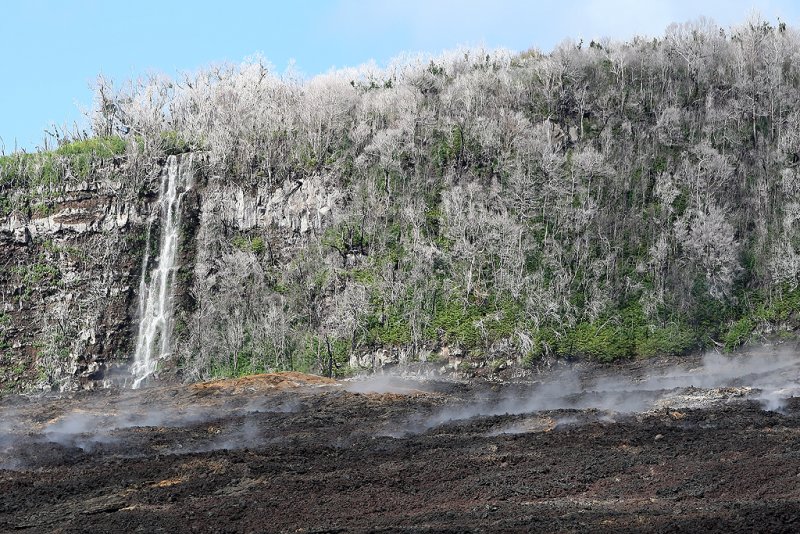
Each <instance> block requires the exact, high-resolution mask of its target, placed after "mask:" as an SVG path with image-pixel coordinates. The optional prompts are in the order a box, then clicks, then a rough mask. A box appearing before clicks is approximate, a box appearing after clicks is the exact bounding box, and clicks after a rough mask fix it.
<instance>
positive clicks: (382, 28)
mask: <svg viewBox="0 0 800 534" xmlns="http://www.w3.org/2000/svg"><path fill="white" fill-rule="evenodd" d="M4 4H5V5H4V6H3V9H2V12H0V54H2V56H1V57H2V60H1V61H2V63H0V64H1V65H2V68H1V69H0V72H2V76H0V152H5V153H9V152H11V151H13V150H14V148H15V146H16V147H17V148H24V149H27V150H31V149H34V148H35V147H36V146H37V145H38V144H39V143H40V141H41V140H42V138H43V132H44V130H45V129H47V128H49V127H50V126H51V125H52V124H57V125H71V124H73V123H75V122H77V123H78V124H84V123H83V119H82V114H81V109H86V108H88V107H89V106H90V104H91V100H92V92H91V89H90V86H91V83H92V81H93V80H94V79H95V78H96V77H97V75H98V74H100V73H102V74H104V75H105V76H107V77H109V78H112V79H114V80H115V81H124V80H126V79H130V78H137V77H139V76H142V75H145V74H148V73H151V72H163V73H166V74H169V75H175V74H177V73H179V72H182V71H192V70H196V69H198V68H200V67H202V66H205V65H208V64H211V63H218V62H223V61H230V62H237V63H238V62H240V61H242V60H243V59H244V58H246V57H248V56H251V55H253V54H256V53H260V54H261V55H263V56H264V57H265V58H266V59H267V60H269V61H270V62H271V63H272V64H273V65H274V66H275V67H276V69H277V70H278V71H283V70H284V69H285V68H286V66H287V64H288V63H289V62H290V61H291V60H294V61H295V65H296V69H297V70H299V71H300V72H302V73H303V74H305V75H307V76H312V75H314V74H318V73H321V72H325V71H327V70H329V69H331V68H332V67H345V66H355V65H359V64H361V63H365V62H368V61H369V60H373V59H374V60H375V61H377V62H378V63H379V64H384V63H386V62H387V61H388V60H389V59H391V58H392V57H394V56H397V55H398V54H400V53H403V52H429V53H438V52H440V51H442V50H446V49H451V48H455V47H457V46H459V45H476V44H482V45H485V46H488V47H505V48H510V49H512V50H525V49H528V48H531V47H537V48H539V49H540V50H542V51H549V50H550V49H552V48H553V46H555V45H556V44H558V43H559V42H561V41H562V40H563V39H565V38H567V37H570V38H575V39H577V38H584V39H585V40H589V39H592V38H599V37H604V36H608V37H614V38H627V37H631V36H633V35H650V36H653V35H660V34H661V33H662V32H663V30H664V28H665V27H666V26H667V25H668V24H669V23H670V22H683V21H686V20H691V19H695V18H697V17H699V16H706V17H708V18H711V19H713V20H715V21H716V22H717V23H719V24H722V25H724V26H727V25H730V24H736V23H740V22H742V21H744V20H745V18H746V17H747V15H748V14H749V13H750V12H752V11H753V10H757V11H759V12H760V13H761V14H762V16H764V17H765V18H766V19H768V20H771V21H773V22H774V21H775V20H777V18H778V17H780V18H781V20H783V21H785V22H787V23H788V24H789V25H791V26H800V7H798V6H796V5H795V2H792V1H790V0H782V1H779V0H772V1H769V0H764V1H757V0H708V1H705V0H674V1H665V0H607V1H601V0H572V1H570V0H560V1H534V0H527V1H525V0H493V1H477V0H438V1H437V0H374V1H367V0H362V1H357V0H331V1H317V0H294V1H292V0H284V1H282V2H270V1H252V2H245V1H237V0H227V1H225V2H222V1H219V0H217V1H202V0H195V1H191V2H189V1H170V0H160V1H151V0H137V1H133V2H114V1H111V0H108V1H100V0H73V1H68V0H61V1H58V0H9V1H8V2H5V3H4Z"/></svg>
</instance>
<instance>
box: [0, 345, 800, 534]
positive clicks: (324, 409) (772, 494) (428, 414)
mask: <svg viewBox="0 0 800 534" xmlns="http://www.w3.org/2000/svg"><path fill="white" fill-rule="evenodd" d="M721 358H723V357H706V358H704V359H702V360H700V359H699V358H698V359H695V360H694V361H689V362H687V361H682V363H681V364H680V365H676V364H674V362H664V361H661V362H648V363H644V364H643V363H641V362H635V363H630V364H627V365H626V366H624V367H619V366H618V367H615V368H614V369H613V370H612V371H609V370H607V369H605V368H601V367H599V366H591V365H582V366H581V365H579V366H577V367H574V368H568V367H562V368H559V369H553V370H550V371H547V372H544V373H542V374H541V375H537V376H535V377H534V379H531V380H530V381H528V382H516V383H499V384H492V383H486V382H481V383H465V382H455V381H446V380H433V379H414V380H411V379H401V378H397V377H386V376H384V377H372V378H369V379H363V380H348V381H341V382H336V381H330V380H327V379H322V378H318V377H310V376H307V375H300V374H297V373H288V374H275V375H257V376H253V377H246V378H243V379H237V380H229V381H217V382H211V383H203V384H195V385H189V386H184V385H180V386H178V385H175V386H159V387H150V388H145V389H142V390H137V391H123V390H107V391H95V392H83V393H77V394H72V395H67V396H59V397H55V396H51V397H37V398H31V397H9V398H6V399H4V400H3V401H2V403H1V404H0V410H2V412H0V413H1V414H2V419H0V431H2V434H0V436H2V437H1V438H0V468H2V470H0V495H2V499H0V530H2V531H17V532H85V531H87V530H91V531H94V532H122V531H141V532H192V531H197V532H263V531H282V532H320V531H325V532H331V531H403V530H437V531H443V530H444V531H463V530H526V531H531V530H533V531H547V532H553V531H587V532H600V531H615V532H620V531H636V532H641V531H687V532H688V531H692V532H697V531H725V532H734V531H748V532H752V531H786V532H790V531H797V530H798V529H800V401H798V399H797V398H796V397H795V395H796V388H797V384H798V383H797V380H798V359H797V357H796V356H794V355H786V354H784V355H781V356H775V355H772V356H765V355H760V356H759V355H755V356H749V357H748V358H743V359H740V360H730V359H721ZM720 366H722V367H720Z"/></svg>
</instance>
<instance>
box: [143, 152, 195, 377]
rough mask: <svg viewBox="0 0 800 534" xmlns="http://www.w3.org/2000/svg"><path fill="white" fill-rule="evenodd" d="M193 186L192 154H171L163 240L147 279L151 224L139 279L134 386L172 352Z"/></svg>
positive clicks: (164, 182) (164, 188)
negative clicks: (183, 227) (185, 212)
mask: <svg viewBox="0 0 800 534" xmlns="http://www.w3.org/2000/svg"><path fill="white" fill-rule="evenodd" d="M191 186H192V158H191V155H189V156H188V157H186V158H185V159H183V158H179V157H177V156H169V158H168V159H167V165H166V167H165V168H164V170H163V171H162V172H161V189H160V191H159V211H160V215H159V217H160V222H161V225H160V226H161V232H160V234H161V240H160V247H159V252H158V259H157V260H156V263H155V267H154V268H153V270H152V271H150V278H149V283H148V281H147V266H148V264H149V263H150V239H151V237H152V235H151V228H150V227H151V226H152V220H151V222H150V225H149V226H148V229H147V248H146V249H145V254H144V260H143V264H142V278H141V281H140V282H139V333H138V335H137V336H136V352H135V354H134V361H133V366H132V367H131V374H132V375H133V388H134V389H136V388H138V387H139V386H140V385H141V384H142V382H143V381H144V380H146V379H147V377H148V376H150V375H152V374H153V372H155V370H156V366H157V365H158V361H159V360H160V359H162V358H164V357H166V356H168V355H169V353H170V337H171V334H172V309H173V302H172V299H173V291H172V288H173V281H174V278H175V273H176V271H177V266H176V265H175V259H176V256H177V250H178V234H179V230H180V205H181V200H182V199H183V196H184V195H185V194H186V192H187V191H188V190H189V189H190V188H191Z"/></svg>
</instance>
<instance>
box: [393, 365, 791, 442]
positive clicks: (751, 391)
mask: <svg viewBox="0 0 800 534" xmlns="http://www.w3.org/2000/svg"><path fill="white" fill-rule="evenodd" d="M799 380H800V358H798V355H797V354H796V353H794V352H789V351H782V352H778V353H776V352H772V353H769V354H767V353H755V354H751V355H745V356H738V357H732V356H723V355H720V354H716V353H709V354H706V355H705V356H704V357H703V359H702V362H701V365H700V366H699V367H696V368H692V367H689V366H685V365H677V366H673V367H670V368H667V369H665V370H663V371H661V372H657V373H653V374H650V375H648V376H645V377H642V378H638V379H637V378H630V377H621V376H619V375H613V374H608V375H605V376H597V377H588V378H587V377H581V375H580V373H579V372H578V371H577V370H575V369H566V370H563V371H560V372H556V373H553V374H551V375H548V376H547V377H546V381H545V382H542V383H541V384H538V385H534V386H528V387H521V388H508V389H506V390H505V391H503V392H502V393H500V394H496V395H491V396H489V397H488V398H483V399H477V400H474V401H472V402H468V403H466V404H464V405H458V406H448V407H446V408H444V409H441V410H439V411H436V412H435V413H433V414H431V415H429V416H427V417H421V418H416V419H414V420H412V421H409V422H405V423H400V424H397V425H394V426H392V427H391V428H389V429H387V432H386V435H389V436H395V437H399V436H404V435H408V434H416V433H420V432H424V431H426V430H428V429H431V428H434V427H438V426H440V425H443V424H447V423H454V422H459V421H464V420H467V419H472V418H475V417H491V416H499V415H520V414H533V413H538V412H549V411H555V410H590V411H592V412H594V413H595V414H597V415H596V416H595V418H594V419H595V420H609V421H610V420H614V418H615V417H616V416H617V415H625V414H631V413H639V412H646V411H650V410H657V409H663V408H701V407H709V406H712V405H719V404H721V403H727V402H730V401H732V400H734V399H740V400H741V399H751V400H757V401H759V402H760V403H761V406H762V407H763V409H765V410H770V411H782V410H783V409H784V407H785V405H786V400H787V399H788V398H790V397H793V396H797V395H798V394H800V381H799ZM574 422H577V421H561V422H559V421H556V424H570V423H574ZM520 428H524V426H523V427H520ZM520 428H510V429H508V430H507V432H508V433H516V432H519V431H521V430H520Z"/></svg>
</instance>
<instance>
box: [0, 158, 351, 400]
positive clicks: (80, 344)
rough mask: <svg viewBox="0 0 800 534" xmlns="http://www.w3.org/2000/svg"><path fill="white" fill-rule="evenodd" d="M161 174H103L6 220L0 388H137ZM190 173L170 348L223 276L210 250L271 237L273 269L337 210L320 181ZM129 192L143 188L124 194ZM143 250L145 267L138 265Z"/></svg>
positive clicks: (0, 257) (153, 169)
mask: <svg viewBox="0 0 800 534" xmlns="http://www.w3.org/2000/svg"><path fill="white" fill-rule="evenodd" d="M173 157H174V156H173ZM180 157H181V156H178V158H180ZM183 157H184V158H185V156H183ZM165 165H166V161H160V162H158V163H156V164H153V165H152V166H150V168H149V169H148V170H147V171H145V174H146V175H145V176H139V177H132V176H131V175H130V174H128V173H141V172H142V171H141V170H140V169H129V168H127V166H126V164H125V163H119V162H117V164H115V165H113V168H111V167H112V166H111V165H110V164H109V167H108V168H102V169H99V170H97V171H96V172H95V173H94V176H92V177H91V178H90V179H88V180H85V181H83V182H78V183H74V182H73V183H67V184H66V185H65V186H64V188H63V190H62V191H60V193H59V195H58V196H54V197H51V198H50V199H49V200H48V207H47V210H46V212H44V213H41V212H37V211H35V210H34V211H32V210H27V213H24V212H23V211H22V210H14V211H12V212H11V213H10V214H8V215H7V216H6V217H5V218H4V220H2V222H1V223H0V264H2V265H3V268H2V269H0V298H2V313H1V314H0V325H1V326H2V330H1V331H0V346H1V347H2V360H0V387H2V388H4V389H6V390H25V389H41V388H45V389H50V388H55V389H60V390H65V389H74V388H79V387H80V388H93V387H98V386H103V385H107V384H109V383H111V382H112V381H116V382H119V383H123V384H130V383H131V382H132V378H131V376H130V371H129V367H130V364H131V363H132V358H133V353H134V349H135V345H136V337H137V334H138V329H139V320H140V317H139V315H140V313H141V312H140V310H139V309H138V307H139V294H138V293H139V286H140V282H141V277H142V269H143V267H144V268H146V269H148V270H149V269H150V268H152V267H153V266H154V264H157V262H158V252H159V250H158V248H159V234H160V232H161V228H159V222H158V211H159V209H160V199H159V176H160V174H161V173H162V172H165V171H164V166H165ZM193 167H194V168H193V169H192V172H193V173H194V174H195V178H196V184H195V185H196V186H195V187H194V188H192V189H191V190H190V191H189V192H188V193H187V195H186V198H185V199H184V200H183V202H182V203H181V206H180V209H181V214H180V220H181V225H180V235H179V250H178V254H177V256H178V257H177V259H176V264H177V273H176V276H175V277H174V278H173V280H172V283H171V286H172V287H171V289H170V290H169V291H170V294H171V295H173V299H174V303H175V306H174V314H175V317H176V318H177V322H178V324H179V334H180V335H179V336H178V337H177V339H176V340H175V342H174V345H175V346H180V345H181V344H182V343H183V344H185V343H184V342H185V341H186V340H188V339H189V338H191V337H195V336H197V332H193V331H192V328H194V326H195V325H196V324H197V322H196V321H194V320H193V317H194V315H195V314H196V313H195V312H196V310H197V307H198V303H197V302H196V300H197V296H198V288H199V287H210V286H209V284H210V285H211V286H213V285H214V283H215V274H214V273H216V272H218V271H219V265H218V263H219V257H218V256H217V253H218V252H219V247H218V246H216V247H215V244H219V243H220V242H223V243H224V242H227V241H229V240H230V234H232V233H238V232H253V231H263V232H265V233H267V234H269V235H270V236H271V237H270V242H269V250H270V252H269V253H270V254H272V255H274V256H275V261H277V258H278V257H281V258H283V259H286V258H287V257H288V256H287V255H288V254H290V250H291V248H292V245H293V243H294V244H295V245H296V244H298V243H302V241H303V239H304V236H305V235H306V234H308V233H309V232H313V231H314V230H315V229H319V228H320V227H321V224H322V222H323V219H324V218H325V217H326V216H328V215H329V214H330V212H331V210H332V208H333V203H334V200H335V198H336V196H335V194H333V193H330V192H327V191H326V190H325V188H324V187H323V185H322V183H321V181H320V180H319V179H316V180H315V179H308V180H305V181H303V182H297V183H294V184H288V183H287V184H284V186H283V187H278V188H275V189H274V190H269V189H250V190H249V189H245V188H242V187H240V186H237V185H236V184H235V183H232V182H231V181H230V180H225V179H223V178H222V177H220V176H207V175H206V167H205V163H204V160H203V158H202V156H201V157H198V158H196V160H195V162H194V164H193ZM126 180H131V181H134V182H137V183H140V184H141V187H139V188H132V187H126V183H125V182H126ZM41 211H44V210H41ZM148 228H150V230H151V234H152V235H151V236H150V239H149V240H148ZM148 247H149V248H150V256H151V257H150V258H149V262H148V265H143V259H144V255H145V252H146V250H147V248H148ZM234 283H235V282H234ZM200 324H201V325H202V322H201V323H200ZM171 348H174V347H171ZM185 350H189V349H185ZM177 372H179V369H178V368H177V361H170V362H162V364H161V365H160V366H159V368H158V373H159V374H162V375H166V376H173V375H174V374H176V373H177Z"/></svg>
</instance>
